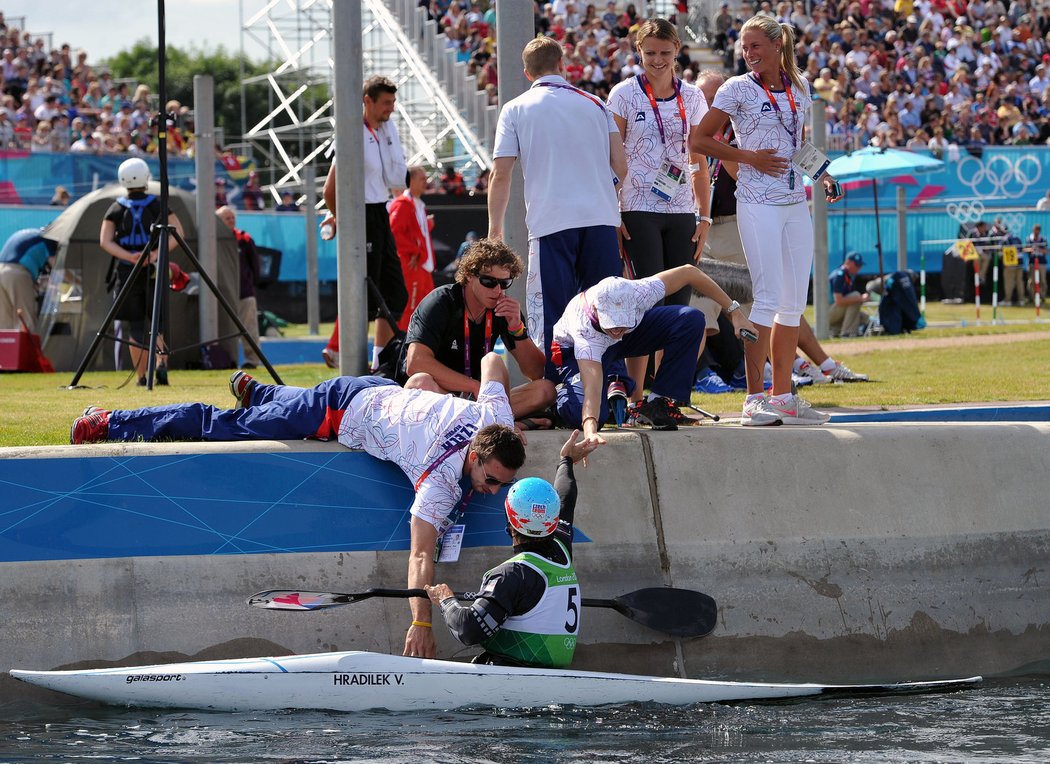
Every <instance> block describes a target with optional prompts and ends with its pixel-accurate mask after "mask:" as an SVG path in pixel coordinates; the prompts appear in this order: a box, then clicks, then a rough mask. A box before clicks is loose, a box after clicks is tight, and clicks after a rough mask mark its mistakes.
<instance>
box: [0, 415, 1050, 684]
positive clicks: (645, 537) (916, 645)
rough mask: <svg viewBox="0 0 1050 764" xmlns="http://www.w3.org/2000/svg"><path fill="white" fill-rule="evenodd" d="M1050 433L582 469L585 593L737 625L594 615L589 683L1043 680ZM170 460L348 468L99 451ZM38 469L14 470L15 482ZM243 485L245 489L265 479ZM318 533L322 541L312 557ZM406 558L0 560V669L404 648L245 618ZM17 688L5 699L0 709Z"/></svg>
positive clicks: (685, 446)
mask: <svg viewBox="0 0 1050 764" xmlns="http://www.w3.org/2000/svg"><path fill="white" fill-rule="evenodd" d="M1048 435H1050V425H1048V424H1035V425H1027V424H1003V423H992V424H965V425H953V424H921V425H910V424H859V425H843V426H826V427H823V428H788V427H782V428H773V429H769V428H763V429H749V428H740V427H732V426H705V427H701V428H694V429H691V430H688V431H680V432H677V433H652V432H649V431H638V432H627V433H615V434H611V435H610V436H609V437H608V440H609V444H608V445H607V446H605V447H603V448H602V449H601V450H600V451H599V452H598V453H597V455H596V456H594V457H593V458H592V459H591V460H590V461H591V464H590V466H589V467H586V468H585V467H583V466H582V465H580V466H578V467H577V474H578V477H579V482H580V504H579V508H578V513H577V519H578V523H579V526H580V527H581V529H582V530H583V531H584V532H585V533H586V534H587V535H588V536H589V537H590V538H591V539H592V543H583V544H579V545H578V546H577V568H578V571H579V573H580V577H581V580H582V581H583V583H584V587H585V589H584V591H585V594H586V596H593V597H607V596H615V595H617V594H621V593H624V592H627V591H631V590H634V589H637V588H642V587H645V586H658V585H664V584H668V585H673V586H679V587H686V588H695V589H700V590H703V591H705V592H707V593H709V594H711V595H712V596H714V597H715V598H716V599H717V600H718V603H719V609H720V622H719V625H718V628H716V630H715V632H714V633H713V634H711V635H710V636H708V637H705V638H703V639H694V640H685V641H675V640H671V639H668V638H665V637H664V636H662V635H660V634H658V633H656V632H652V631H649V630H647V629H645V628H643V627H641V626H638V625H636V624H634V623H632V622H631V621H629V620H627V619H625V618H623V617H621V616H620V615H618V614H616V613H614V612H612V611H605V610H597V609H588V610H587V611H586V612H585V614H584V621H583V632H582V634H581V647H580V649H579V650H578V652H577V656H578V657H577V661H576V664H575V666H576V667H578V668H585V669H588V668H592V669H604V670H624V671H632V672H641V673H653V674H663V675H672V674H677V675H684V676H690V677H731V678H737V679H745V678H746V679H756V680H757V679H777V680H810V681H826V682H847V681H890V680H903V679H910V678H921V677H930V676H942V677H944V676H954V675H970V674H974V673H984V674H995V673H1002V672H1009V671H1017V670H1040V671H1050V662H1048V658H1050V584H1048V580H1050V573H1048V572H1047V570H1046V567H1047V561H1048V560H1050V513H1048V512H1047V510H1046V505H1047V502H1046V496H1047V488H1048V483H1050V480H1048V477H1047V476H1048V475H1050V449H1048V448H1047V445H1046V444H1047V442H1048V441H1047V436H1048ZM564 438H565V433H530V435H529V462H528V464H527V466H526V469H524V470H523V471H522V475H525V474H532V475H540V476H544V477H548V478H549V477H550V476H551V473H552V472H553V465H554V459H555V457H556V454H557V450H558V448H559V447H560V444H561V442H563V441H564ZM158 448H160V449H162V450H163V449H167V450H169V451H170V450H172V449H178V450H182V451H185V450H186V449H187V448H190V449H196V450H197V451H198V453H200V452H202V451H203V452H205V453H207V452H210V451H212V450H215V451H218V450H221V451H223V452H226V451H229V450H231V449H232V450H240V451H243V452H244V453H245V454H252V453H255V454H258V457H259V458H260V459H261V458H263V457H265V456H267V455H268V453H267V452H272V451H274V450H278V451H288V450H291V451H293V452H294V451H295V450H297V449H300V448H302V449H305V450H317V449H321V450H331V451H333V452H338V451H339V449H340V447H339V446H337V445H331V444H327V445H320V444H287V443H282V444H222V445H215V444H209V445H201V444H193V445H192V446H187V445H186V444H181V445H178V446H176V445H168V446H161V447H158V446H150V445H131V446H128V445H113V446H103V447H96V448H94V449H91V450H90V453H91V454H93V455H97V457H98V458H110V457H111V456H112V455H113V454H123V455H131V454H143V455H145V454H148V453H156V449H158ZM42 453H44V452H42V451H41V450H40V449H6V450H2V451H0V475H2V473H3V470H4V469H5V468H6V469H12V468H17V464H18V459H20V458H40V457H41V455H42ZM47 453H50V454H52V455H54V456H61V457H64V458H73V457H79V456H82V455H84V454H87V453H89V452H88V451H86V450H84V449H72V448H56V449H54V450H51V451H48V452H47ZM197 458H206V457H201V456H198V457H197ZM242 479H243V480H245V481H251V480H252V475H251V472H250V470H249V471H246V472H245V473H244V475H243V478H242ZM2 501H3V500H2V498H0V504H2ZM468 522H469V520H468ZM2 532H3V528H2V527H0V533H2ZM55 532H56V533H63V532H64V529H62V528H56V529H55ZM325 532H326V531H325V528H323V527H319V528H317V529H316V533H317V535H318V539H319V541H322V540H323V539H324V537H325ZM506 552H507V549H506V548H505V547H497V546H489V547H475V548H468V549H465V550H464V552H463V555H462V557H461V558H460V561H459V562H458V563H455V564H450V565H440V566H439V567H438V578H439V580H445V581H447V582H448V583H450V584H451V585H452V586H453V588H457V589H472V588H475V587H476V585H477V582H478V580H479V577H480V575H481V573H482V572H483V571H484V570H485V569H486V568H487V567H488V566H491V565H492V564H495V563H497V562H499V561H500V560H502V559H503V558H504V557H505V556H506ZM406 559H407V557H406V554H405V553H404V552H401V551H369V552H353V553H350V552H325V553H296V554H252V555H246V554H227V555H207V556H177V557H129V558H109V559H84V560H61V561H38V562H6V563H0V622H2V623H3V624H4V628H3V630H2V632H0V670H6V669H8V668H15V667H17V668H38V669H39V668H43V669H52V668H59V667H71V666H85V665H106V664H110V663H113V662H121V663H127V664H132V663H140V664H141V663H152V662H159V661H168V660H182V659H186V658H191V659H193V658H202V659H203V658H217V657H238V656H239V657H243V656H251V655H270V654H285V653H289V652H316V651H326V650H345V649H366V650H378V651H399V649H400V646H401V643H402V640H403V635H404V629H405V628H406V626H407V622H408V609H407V605H406V603H405V602H404V601H396V600H370V601H367V602H363V603H360V604H357V605H353V606H348V607H344V608H338V609H333V610H331V611H326V612H319V613H275V612H267V611H261V610H256V609H253V608H249V607H247V606H246V605H244V600H245V598H246V597H247V596H248V595H249V594H251V593H253V592H255V591H258V590H261V589H266V588H277V587H300V588H303V589H326V590H335V591H356V590H360V589H364V588H368V587H371V586H383V585H386V586H403V585H404V577H405V566H406ZM435 625H436V626H437V624H435ZM435 633H436V634H437V635H438V637H439V645H440V651H441V655H442V656H444V657H453V656H460V657H462V656H465V655H470V654H472V652H473V651H471V650H467V649H464V648H462V647H461V646H459V645H458V644H457V643H455V642H454V641H453V640H452V639H451V637H449V636H448V634H447V632H446V631H445V630H444V629H442V628H436V629H435ZM1040 662H1042V663H1040ZM14 690H15V687H13V683H12V682H11V680H9V679H8V678H6V677H5V678H3V679H2V680H0V696H4V695H6V694H9V693H11V692H13V691H14ZM17 691H18V692H21V691H22V689H21V687H20V686H18V687H17Z"/></svg>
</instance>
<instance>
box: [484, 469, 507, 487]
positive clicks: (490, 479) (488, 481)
mask: <svg viewBox="0 0 1050 764" xmlns="http://www.w3.org/2000/svg"><path fill="white" fill-rule="evenodd" d="M481 469H482V472H484V473H485V485H498V486H499V487H500V488H507V487H509V486H512V485H514V481H513V480H511V481H510V482H509V483H505V482H503V481H502V480H500V479H499V478H494V477H492V475H490V474H489V471H488V470H487V469H485V468H484V467H482V468H481Z"/></svg>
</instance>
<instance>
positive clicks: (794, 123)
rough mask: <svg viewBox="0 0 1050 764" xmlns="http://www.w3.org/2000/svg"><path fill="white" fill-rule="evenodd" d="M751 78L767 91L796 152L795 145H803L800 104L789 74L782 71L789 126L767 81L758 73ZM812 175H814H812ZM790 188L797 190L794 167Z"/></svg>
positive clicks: (789, 174)
mask: <svg viewBox="0 0 1050 764" xmlns="http://www.w3.org/2000/svg"><path fill="white" fill-rule="evenodd" d="M751 79H753V80H754V81H755V82H757V83H758V86H759V87H760V88H762V89H763V90H764V91H766V97H767V98H768V99H769V103H770V105H771V106H772V107H773V111H774V112H776V115H777V120H779V121H780V126H781V127H783V128H784V129H785V130H786V131H787V133H788V135H790V136H791V153H792V154H793V155H794V154H795V153H796V149H795V146H796V145H798V146H800V147H801V145H800V144H801V141H800V140H799V139H798V132H799V128H798V106H797V105H796V104H795V96H794V94H792V92H791V83H790V82H789V81H788V78H787V75H786V74H784V72H783V70H781V72H780V81H781V82H783V83H784V93H785V94H786V95H787V99H788V104H790V105H791V127H788V125H787V123H786V122H785V121H784V112H783V111H781V109H780V104H778V103H777V99H776V98H775V97H774V96H773V92H772V91H771V90H770V89H769V88H768V87H766V83H764V82H763V81H762V78H761V77H759V76H758V75H757V74H752V75H751ZM811 177H812V176H811ZM788 188H789V189H791V190H792V191H794V190H795V168H794V167H792V168H791V171H790V172H789V173H788Z"/></svg>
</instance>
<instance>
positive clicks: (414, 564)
mask: <svg viewBox="0 0 1050 764" xmlns="http://www.w3.org/2000/svg"><path fill="white" fill-rule="evenodd" d="M411 529H412V547H411V550H410V552H409V555H408V588H409V589H422V588H423V587H424V586H428V585H429V584H431V583H433V581H434V545H435V544H436V543H437V529H436V528H435V527H434V526H433V525H431V524H430V523H429V522H427V521H426V520H423V519H421V518H418V517H413V518H412V525H411ZM409 603H410V607H411V609H412V625H411V626H409V629H408V633H407V634H406V635H405V653H404V654H405V655H415V656H418V657H420V658H434V657H436V656H437V645H436V644H435V642H434V630H433V628H432V627H431V626H430V623H431V620H430V619H431V608H430V602H428V601H427V600H425V599H422V598H421V597H413V598H412V599H410V600H409ZM420 624H426V625H425V626H424V625H420Z"/></svg>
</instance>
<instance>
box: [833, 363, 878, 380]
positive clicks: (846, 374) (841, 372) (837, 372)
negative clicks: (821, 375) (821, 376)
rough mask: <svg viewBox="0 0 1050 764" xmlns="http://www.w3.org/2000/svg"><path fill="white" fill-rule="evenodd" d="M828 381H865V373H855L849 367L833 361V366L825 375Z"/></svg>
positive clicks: (866, 376)
mask: <svg viewBox="0 0 1050 764" xmlns="http://www.w3.org/2000/svg"><path fill="white" fill-rule="evenodd" d="M825 376H826V377H827V380H828V381H829V382H867V381H868V375H867V374H857V373H856V372H854V371H853V370H852V369H850V367H848V366H846V365H845V364H841V363H839V362H838V361H835V368H834V369H832V370H831V371H829V372H828V373H827V374H826V375H825Z"/></svg>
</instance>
